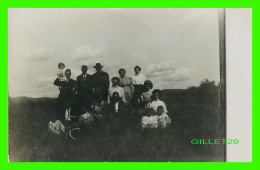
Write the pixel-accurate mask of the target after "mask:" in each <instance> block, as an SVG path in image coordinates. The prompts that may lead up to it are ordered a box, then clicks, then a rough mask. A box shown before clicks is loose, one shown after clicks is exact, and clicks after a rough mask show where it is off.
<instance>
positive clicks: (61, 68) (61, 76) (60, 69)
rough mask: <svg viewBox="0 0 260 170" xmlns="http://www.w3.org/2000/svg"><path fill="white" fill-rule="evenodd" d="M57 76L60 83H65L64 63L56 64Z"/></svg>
mask: <svg viewBox="0 0 260 170" xmlns="http://www.w3.org/2000/svg"><path fill="white" fill-rule="evenodd" d="M57 76H58V79H59V80H60V81H66V80H67V79H66V76H65V64H64V63H59V64H58V71H57Z"/></svg>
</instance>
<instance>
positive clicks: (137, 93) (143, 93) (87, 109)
mask: <svg viewBox="0 0 260 170" xmlns="http://www.w3.org/2000/svg"><path fill="white" fill-rule="evenodd" d="M94 68H95V69H96V73H95V74H93V75H90V74H88V73H87V71H88V66H86V65H83V66H82V67H81V71H82V74H80V75H79V76H77V78H76V80H73V79H72V78H71V70H70V69H66V68H65V64H64V63H59V64H58V72H57V76H58V77H57V78H56V79H55V81H54V85H55V86H58V87H59V90H60V93H59V96H58V108H59V109H58V112H57V115H56V120H60V121H59V123H57V124H59V126H61V125H60V124H61V122H62V121H66V120H71V121H78V122H79V124H80V123H83V124H84V123H91V122H94V121H98V120H99V119H103V120H105V121H107V122H109V121H116V120H118V119H124V120H125V121H128V120H130V119H132V118H133V117H135V118H137V119H140V122H141V126H142V127H143V128H157V127H159V126H161V127H163V128H165V127H166V126H167V125H168V124H170V122H171V120H170V118H169V117H168V115H167V112H168V111H167V108H166V105H165V103H164V102H163V101H161V100H160V97H161V91H160V90H159V89H155V90H153V83H152V82H151V81H150V80H147V79H146V77H145V75H144V74H142V73H141V68H140V67H139V66H135V67H134V72H135V74H134V75H133V76H132V77H127V76H126V70H125V69H124V68H120V69H119V71H118V73H119V77H113V78H111V82H112V85H111V86H110V78H109V74H108V73H106V72H104V71H102V68H103V66H102V65H101V64H100V63H96V65H95V66H94ZM49 124H55V120H54V119H53V120H52V121H50V123H49Z"/></svg>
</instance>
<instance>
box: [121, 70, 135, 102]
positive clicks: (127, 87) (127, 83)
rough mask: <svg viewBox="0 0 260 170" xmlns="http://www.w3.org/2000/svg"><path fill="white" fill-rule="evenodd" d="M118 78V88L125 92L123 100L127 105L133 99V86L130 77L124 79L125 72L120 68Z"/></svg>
mask: <svg viewBox="0 0 260 170" xmlns="http://www.w3.org/2000/svg"><path fill="white" fill-rule="evenodd" d="M118 73H119V75H120V77H119V80H120V83H119V86H120V87H122V88H123V89H124V92H125V100H126V104H127V105H129V104H130V101H131V99H132V97H133V93H134V85H133V81H132V78H131V77H126V76H125V74H126V71H125V69H123V68H120V69H119V71H118Z"/></svg>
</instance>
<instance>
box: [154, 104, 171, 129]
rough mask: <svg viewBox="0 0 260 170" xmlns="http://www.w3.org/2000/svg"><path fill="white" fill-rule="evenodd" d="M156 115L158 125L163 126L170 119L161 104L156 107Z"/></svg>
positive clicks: (167, 123)
mask: <svg viewBox="0 0 260 170" xmlns="http://www.w3.org/2000/svg"><path fill="white" fill-rule="evenodd" d="M156 114H157V116H158V123H159V126H161V127H162V128H165V127H166V126H167V125H169V124H170V123H171V119H170V118H169V116H168V115H167V113H166V112H165V111H164V108H163V106H158V107H157V113H156Z"/></svg>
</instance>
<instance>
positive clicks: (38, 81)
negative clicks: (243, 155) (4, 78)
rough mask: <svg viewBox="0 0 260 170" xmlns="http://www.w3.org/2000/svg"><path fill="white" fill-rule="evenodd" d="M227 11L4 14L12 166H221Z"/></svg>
mask: <svg viewBox="0 0 260 170" xmlns="http://www.w3.org/2000/svg"><path fill="white" fill-rule="evenodd" d="M225 70H226V68H225V10H224V9H214V8H210V9H206V8H203V9H200V8H187V9H186V8H9V10H8V74H9V75H8V97H9V98H8V103H9V107H8V110H9V111H8V117H9V119H8V124H9V161H10V162H224V161H226V145H225V144H223V143H221V144H210V143H211V142H214V139H225V137H226V122H225V116H226V110H225V109H226V106H225V97H226V96H225V95H226V93H225V82H226V79H225V78H226V77H225Z"/></svg>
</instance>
